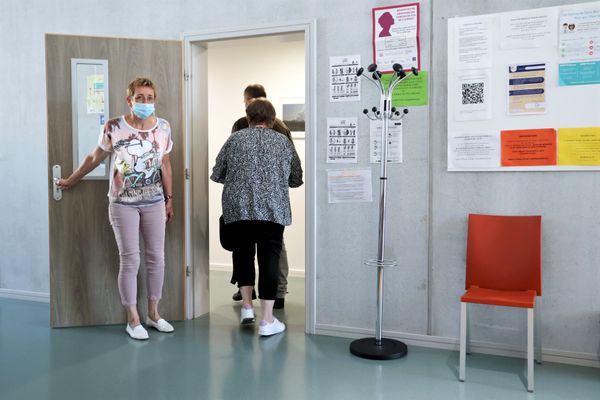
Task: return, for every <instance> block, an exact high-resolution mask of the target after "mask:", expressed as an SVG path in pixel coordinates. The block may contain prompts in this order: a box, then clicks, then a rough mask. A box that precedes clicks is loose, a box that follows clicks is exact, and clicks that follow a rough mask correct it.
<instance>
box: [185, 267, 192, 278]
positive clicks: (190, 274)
mask: <svg viewBox="0 0 600 400" xmlns="http://www.w3.org/2000/svg"><path fill="white" fill-rule="evenodd" d="M185 276H187V277H190V276H192V270H191V269H190V266H189V265H186V266H185Z"/></svg>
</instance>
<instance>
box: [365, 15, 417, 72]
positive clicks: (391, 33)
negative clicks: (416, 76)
mask: <svg viewBox="0 0 600 400" xmlns="http://www.w3.org/2000/svg"><path fill="white" fill-rule="evenodd" d="M372 17H373V60H374V62H375V63H376V64H377V65H378V66H379V71H381V72H393V68H392V66H393V65H394V64H396V63H398V64H401V65H402V67H403V68H404V69H405V70H407V71H408V70H410V69H411V68H412V67H416V68H417V69H421V55H420V48H419V3H411V4H403V5H399V6H391V7H380V8H374V9H373V10H372Z"/></svg>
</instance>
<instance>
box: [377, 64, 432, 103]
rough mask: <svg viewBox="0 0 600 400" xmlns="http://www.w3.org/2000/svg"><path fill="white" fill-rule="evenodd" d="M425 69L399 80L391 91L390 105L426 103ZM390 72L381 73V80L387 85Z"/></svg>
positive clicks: (390, 77) (390, 75)
mask: <svg viewBox="0 0 600 400" xmlns="http://www.w3.org/2000/svg"><path fill="white" fill-rule="evenodd" d="M427 75H428V74H427V71H419V75H417V76H414V75H411V76H408V77H407V78H406V79H405V80H403V81H402V82H400V83H399V84H398V86H396V89H394V92H393V93H392V106H394V107H410V106H426V105H427V104H428V89H427ZM392 76H393V75H392V74H383V75H382V77H381V81H382V82H384V83H385V85H388V82H389V81H390V80H391V79H392Z"/></svg>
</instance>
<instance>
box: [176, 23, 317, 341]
mask: <svg viewBox="0 0 600 400" xmlns="http://www.w3.org/2000/svg"><path fill="white" fill-rule="evenodd" d="M316 29H317V22H316V20H314V19H310V20H300V21H288V22H282V23H274V24H258V25H250V26H242V27H233V28H222V29H209V30H204V31H198V32H183V33H182V34H181V40H182V41H183V56H184V62H183V65H184V69H185V70H184V78H185V81H184V126H185V135H184V137H185V149H186V150H185V168H186V177H187V179H186V180H185V211H184V212H185V232H186V234H185V237H186V244H185V248H186V254H185V259H186V265H187V266H188V274H187V278H186V281H187V282H186V288H187V289H188V290H187V293H188V295H187V296H186V303H187V307H186V310H187V318H188V319H191V318H194V317H196V316H198V315H201V314H204V313H207V312H208V308H207V307H206V305H205V306H204V307H201V308H202V310H197V309H196V304H198V301H197V299H195V296H196V295H198V296H202V297H203V298H204V299H205V300H207V299H208V289H207V288H208V284H207V283H202V287H199V283H198V282H197V281H196V284H195V283H194V282H195V280H194V274H197V273H198V266H196V265H195V264H194V261H195V260H194V256H193V250H192V249H193V248H192V245H191V244H192V243H197V242H198V241H197V239H199V238H195V237H194V235H193V232H194V231H195V229H193V228H194V227H193V226H192V223H193V222H192V212H193V210H192V209H191V206H192V201H193V197H192V189H193V188H192V180H191V179H189V176H190V175H191V176H193V174H194V172H196V171H194V170H193V168H192V164H193V145H194V144H193V140H192V139H193V136H192V132H193V131H194V118H193V116H194V109H196V110H198V109H200V107H194V86H193V83H194V81H193V77H192V75H191V71H195V70H196V67H197V64H198V63H199V62H200V61H198V60H197V59H196V58H195V57H194V48H195V47H196V46H199V45H201V44H202V43H204V42H208V41H212V40H222V39H242V38H250V37H256V36H265V35H274V34H285V33H293V32H296V33H297V32H303V33H304V51H305V65H306V68H305V104H306V127H307V134H306V153H305V166H304V172H305V185H306V186H305V234H304V235H305V277H304V280H305V332H306V333H309V334H314V333H315V324H316V307H315V306H316V259H317V258H316V249H317V246H316V238H317V235H316V204H317V203H316V165H317V151H316V144H317V140H316V132H317V120H318V119H317V32H316ZM199 112H202V111H199ZM204 113H206V112H204ZM204 117H206V115H205V116H204ZM204 142H205V143H204V145H205V146H206V147H207V146H208V137H207V136H205V138H204ZM207 161H208V160H207ZM206 179H208V177H206ZM206 189H207V193H208V187H207V188H206ZM207 196H208V194H207ZM207 204H208V202H207ZM206 213H208V210H207V211H206ZM197 223H199V224H201V225H202V226H200V227H198V228H199V231H200V232H204V233H206V234H205V235H204V240H206V241H208V229H209V228H208V218H204V221H202V220H201V221H200V222H197ZM201 236H202V235H201ZM206 251H207V252H208V244H206ZM196 261H198V262H200V260H196ZM205 261H206V260H205ZM204 268H205V269H206V271H208V269H209V265H208V262H206V265H205V266H204ZM206 277H208V273H206ZM202 288H206V290H207V293H195V291H198V290H202Z"/></svg>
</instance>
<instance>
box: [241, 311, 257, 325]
mask: <svg viewBox="0 0 600 400" xmlns="http://www.w3.org/2000/svg"><path fill="white" fill-rule="evenodd" d="M253 322H254V310H253V309H252V308H244V307H242V312H241V313H240V324H242V325H244V324H251V323H253Z"/></svg>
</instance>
